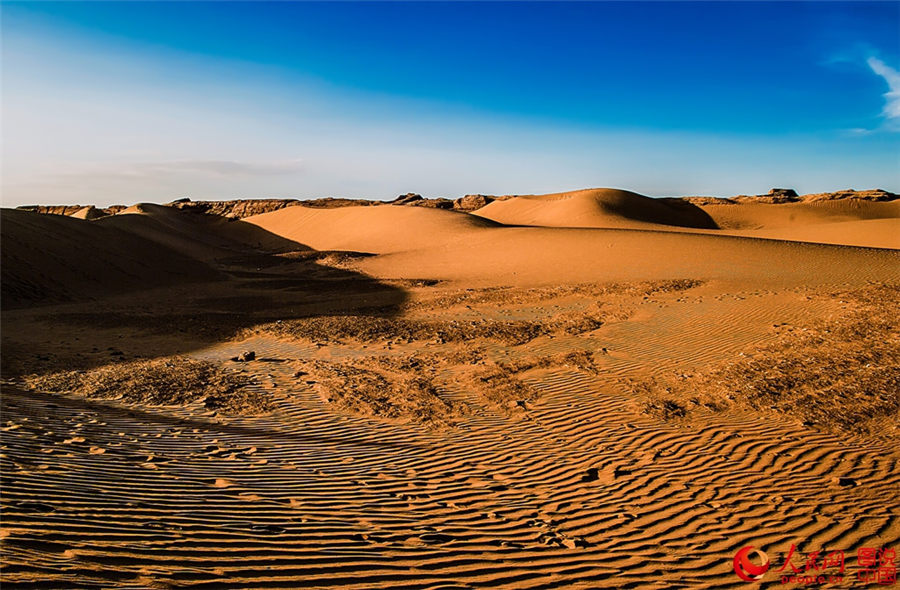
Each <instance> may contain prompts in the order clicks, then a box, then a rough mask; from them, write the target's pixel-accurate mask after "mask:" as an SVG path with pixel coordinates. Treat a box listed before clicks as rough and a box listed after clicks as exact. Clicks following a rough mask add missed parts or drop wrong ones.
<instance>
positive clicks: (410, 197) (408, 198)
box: [391, 193, 422, 205]
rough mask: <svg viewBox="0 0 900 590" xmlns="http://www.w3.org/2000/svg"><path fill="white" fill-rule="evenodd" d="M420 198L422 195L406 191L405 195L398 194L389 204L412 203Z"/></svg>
mask: <svg viewBox="0 0 900 590" xmlns="http://www.w3.org/2000/svg"><path fill="white" fill-rule="evenodd" d="M421 200H422V195H420V194H418V193H406V194H405V195H400V196H399V197H397V198H396V199H394V200H393V201H391V205H412V204H414V203H417V202H419V201H421Z"/></svg>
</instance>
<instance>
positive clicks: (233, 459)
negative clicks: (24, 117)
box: [0, 191, 900, 590]
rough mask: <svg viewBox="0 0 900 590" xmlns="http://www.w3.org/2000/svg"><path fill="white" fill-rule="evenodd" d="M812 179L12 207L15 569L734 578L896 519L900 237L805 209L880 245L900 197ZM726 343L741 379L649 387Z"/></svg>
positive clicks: (450, 579)
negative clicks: (840, 199) (848, 392)
mask: <svg viewBox="0 0 900 590" xmlns="http://www.w3.org/2000/svg"><path fill="white" fill-rule="evenodd" d="M517 201H518V205H516V202H517ZM510 204H511V205H510ZM802 204H803V205H807V206H808V207H807V208H791V204H786V205H759V206H760V207H766V209H759V210H758V211H761V212H757V209H756V207H757V204H751V205H748V204H730V205H724V204H722V205H710V206H706V205H703V206H702V208H696V207H695V208H679V207H680V205H672V203H671V202H667V201H663V202H658V201H652V204H647V202H646V201H645V200H644V197H640V196H639V195H634V194H633V193H625V192H623V191H619V192H604V191H580V192H578V193H561V194H559V195H553V196H544V197H529V198H522V199H521V200H519V199H510V200H507V201H495V202H494V203H492V204H490V205H488V206H486V207H484V208H483V210H484V211H485V212H486V213H489V214H490V215H489V217H491V219H488V218H486V217H479V216H475V215H470V214H466V213H461V212H455V211H448V210H440V209H430V208H422V207H404V206H375V207H373V206H362V207H356V206H349V207H342V208H340V209H313V208H307V207H303V206H291V207H286V208H281V209H279V210H276V211H272V212H269V213H265V214H262V215H257V216H253V217H249V218H247V219H246V221H237V220H236V221H227V220H225V219H222V218H219V217H209V216H203V215H200V214H198V213H196V212H192V211H189V210H188V211H180V210H177V209H174V208H168V207H161V206H155V205H139V206H135V207H132V208H129V209H127V210H125V211H123V212H122V214H119V215H115V216H111V217H104V218H101V219H96V220H92V221H87V220H81V219H71V218H65V217H60V216H51V215H39V214H36V213H30V212H23V211H7V210H4V211H3V218H2V230H3V231H2V239H3V243H2V255H3V260H2V273H3V274H2V283H3V304H4V308H5V309H4V313H3V315H2V322H3V326H2V328H3V329H2V331H0V336H2V340H3V350H2V353H3V354H2V360H3V363H4V364H3V371H4V374H3V382H2V386H3V395H2V396H0V402H2V404H3V407H2V410H0V412H2V416H3V424H2V426H0V436H2V446H3V453H2V454H0V479H2V481H0V485H2V489H3V496H2V507H3V521H2V524H0V539H2V544H0V550H2V557H3V568H2V570H0V578H2V583H3V586H4V588H5V587H7V586H8V587H11V588H15V587H48V588H76V587H103V588H119V587H121V588H176V587H177V588H197V589H199V588H220V587H239V588H269V589H272V588H296V587H299V586H305V587H318V588H335V589H351V588H385V589H387V588H398V587H402V588H423V589H424V588H434V589H436V588H479V587H499V588H509V589H516V590H524V589H531V588H534V589H544V590H546V589H549V588H626V587H631V588H645V587H650V586H656V585H670V586H676V587H706V588H723V587H737V586H739V585H741V584H743V585H746V584H744V583H743V582H741V581H740V580H739V579H738V578H737V577H736V576H735V574H734V570H733V569H732V564H733V562H732V560H733V558H734V555H735V552H736V551H737V550H738V549H740V548H741V547H744V546H746V545H753V546H755V547H760V548H762V549H763V550H764V551H766V552H767V553H768V555H769V556H770V557H771V558H773V559H775V560H777V561H778V562H780V561H781V559H782V558H783V557H784V556H785V553H786V552H787V551H788V549H789V548H790V546H791V544H792V543H795V544H797V545H798V546H799V547H801V550H802V551H803V552H809V551H813V550H817V549H823V548H824V549H827V550H844V551H847V552H849V553H850V554H851V555H852V552H853V551H854V550H855V549H856V548H859V547H882V546H886V547H894V546H896V544H897V543H898V541H900V522H898V520H897V519H896V517H895V515H896V513H897V512H898V511H900V494H898V491H897V490H898V489H900V473H898V470H897V465H898V462H900V455H898V451H897V449H898V447H897V442H898V441H900V430H898V429H897V427H896V424H897V420H896V419H895V417H900V398H898V396H897V392H896V391H889V390H887V389H886V390H885V391H865V390H864V389H865V387H868V386H870V385H866V384H872V383H874V384H879V383H881V384H883V383H893V382H894V381H892V380H895V379H896V377H895V375H896V367H897V361H896V358H897V355H896V354H895V353H896V345H895V343H894V342H893V341H892V340H890V339H889V338H886V337H883V336H882V335H884V334H891V333H895V332H896V330H897V327H896V320H895V318H896V314H895V313H893V308H894V307H896V299H897V297H898V293H900V292H898V291H897V289H896V287H892V286H891V285H898V284H900V251H896V250H887V249H875V248H859V247H847V246H846V245H827V244H814V243H803V242H800V241H785V239H782V238H786V239H788V240H798V239H803V237H806V238H808V239H809V240H810V241H813V240H817V241H824V240H839V241H840V240H844V241H850V242H852V241H860V242H869V243H870V245H879V244H882V243H883V242H885V241H887V240H889V238H890V237H891V233H892V229H893V228H894V227H895V225H894V224H895V223H896V214H895V212H892V211H893V209H891V207H893V206H894V204H893V203H891V202H888V203H870V204H871V205H875V204H877V205H885V207H878V208H871V207H869V206H868V205H862V204H857V203H841V204H840V205H833V204H830V203H823V204H822V205H821V208H819V207H820V205H818V204H815V207H816V208H810V207H813V204H812V203H802ZM495 205H502V206H501V207H494V206H495ZM887 205H890V206H891V207H886V206H887ZM719 207H721V208H722V209H723V210H724V209H729V210H731V209H734V210H738V209H740V208H743V207H748V209H746V210H745V213H735V212H727V213H719V212H718V209H717V208H719ZM707 209H708V210H709V211H711V212H710V213H709V217H706V216H705V215H697V211H700V213H703V211H705V210H707ZM479 211H481V210H479ZM779 211H781V212H788V213H789V215H790V214H792V213H790V212H792V211H793V212H795V217H794V219H793V220H791V219H788V220H778V219H777V218H776V214H777V212H779ZM507 214H508V215H509V217H504V216H505V215H507ZM742 215H743V217H742ZM515 216H518V219H519V220H518V221H516V222H513V221H510V220H511V219H512V218H513V217H515ZM717 216H718V217H717ZM709 218H712V219H713V220H714V221H715V222H716V223H719V224H721V225H725V226H728V225H731V227H729V228H728V229H725V230H717V229H711V228H710V227H708V226H704V224H706V223H707V222H708V221H709ZM504 219H506V222H508V223H517V224H522V225H530V224H532V223H534V224H539V225H552V224H556V225H560V226H565V225H577V224H580V223H584V224H589V223H593V224H594V225H593V226H587V227H581V228H572V227H527V226H526V227H523V226H516V227H511V226H507V225H503V224H502V223H500V222H499V221H503V220H504ZM754 220H755V221H754ZM823 220H824V221H823ZM751 222H753V223H751ZM601 223H602V224H607V225H606V227H602V226H599V227H598V226H597V224H601ZM614 224H619V225H617V226H616V225H614ZM739 228H743V229H739ZM723 232H733V233H742V234H745V235H724V234H723ZM48 236H49V237H50V238H51V239H48ZM750 236H756V237H750ZM763 236H765V237H766V238H779V239H760V238H761V237H763ZM354 252H364V253H368V254H367V255H356V254H354ZM873 284H874V285H875V286H874V287H873ZM888 295H890V296H888ZM64 301H65V303H63V302H64ZM47 303H55V304H56V305H50V306H48V305H46V304H47ZM873 309H874V310H877V311H878V314H873V315H872V317H873V319H872V321H874V322H877V328H878V330H879V331H878V332H873V333H872V334H875V335H874V336H872V334H870V332H871V331H870V330H868V328H867V326H866V323H865V320H866V318H867V317H868V316H867V315H866V313H867V310H873ZM823 322H824V323H823ZM797 335H799V336H797ZM866 338H869V339H870V340H868V341H867V340H866ZM873 338H875V339H878V342H877V344H878V345H877V346H870V344H871V342H872V339H873ZM798 342H802V343H803V346H804V348H802V349H799V348H798V349H797V351H796V352H795V353H794V354H793V355H787V354H782V352H781V351H782V349H790V350H793V348H792V346H793V345H794V344H796V343H798ZM249 351H252V352H253V353H254V354H253V355H252V357H251V356H250V355H245V354H243V353H245V352H249ZM848 351H849V352H853V353H854V354H855V355H856V356H854V357H852V358H851V357H849V356H848V355H847V353H848ZM813 356H814V357H815V358H814V361H815V362H807V361H809V360H810V358H812V357H813ZM787 357H790V359H789V360H791V362H792V363H793V364H789V365H787V366H784V367H782V366H781V364H779V363H782V361H783V360H784V359H785V358H787ZM807 357H810V358H807ZM857 358H859V359H864V360H865V362H864V363H863V362H856V361H855V360H853V359H857ZM12 361H15V362H12ZM775 365H777V366H778V368H779V371H780V372H778V373H777V379H774V380H773V379H772V378H770V377H771V374H770V373H771V371H768V369H769V368H770V367H772V366H775ZM807 365H809V366H811V367H812V370H813V372H814V374H803V367H804V366H807ZM733 367H738V368H739V369H740V371H737V372H736V370H735V369H733ZM822 367H825V368H827V369H828V370H827V371H823V370H822ZM710 369H712V370H711V372H710V373H709V375H712V377H708V380H709V379H713V378H714V377H715V376H716V375H720V374H726V375H738V376H739V377H740V378H741V379H743V376H747V378H746V379H744V380H739V381H737V382H732V381H729V382H728V383H726V385H727V387H725V389H724V390H723V391H714V392H712V393H717V394H718V397H716V396H712V395H711V392H705V393H706V394H710V395H709V397H711V399H714V400H715V399H723V400H728V401H729V402H730V403H728V404H722V405H721V406H718V405H715V404H710V405H703V403H702V402H703V400H702V399H701V398H700V397H699V394H698V393H696V392H689V393H688V394H687V395H685V394H683V393H682V394H679V396H678V397H677V399H667V398H665V396H663V395H659V396H658V398H656V397H651V396H648V395H645V394H644V393H642V390H641V389H640V387H638V385H635V384H640V383H644V382H646V381H653V380H654V379H657V378H659V379H662V378H663V377H665V378H671V379H674V380H675V382H677V383H681V384H683V385H682V387H687V388H688V389H690V388H691V387H693V384H694V383H701V384H703V385H704V386H705V385H708V381H702V380H701V381H689V380H687V379H688V374H690V373H692V372H698V371H699V372H702V371H707V370H710ZM729 371H731V372H730V373H729ZM839 372H840V374H838V373H839ZM863 373H864V376H865V377H866V379H861V378H860V379H856V378H855V376H858V375H863ZM661 382H662V381H661ZM819 382H834V383H854V384H856V385H855V387H856V388H857V390H858V391H855V392H854V395H856V396H857V398H856V399H860V400H864V401H865V402H866V405H865V406H864V407H862V408H857V409H856V414H859V413H867V412H870V411H871V413H872V414H873V415H872V416H871V417H872V421H871V424H872V425H874V427H877V429H876V430H873V429H872V428H869V429H868V430H866V429H858V430H857V429H854V428H855V427H856V426H858V424H855V423H854V422H853V420H852V419H851V418H852V416H851V413H849V412H841V411H840V408H839V407H836V405H837V404H839V403H840V400H841V396H840V392H838V393H837V395H836V396H835V395H832V396H831V397H828V398H827V399H819V398H818V397H817V394H818V393H819V392H815V391H813V392H808V391H806V390H805V389H804V387H805V386H806V385H808V384H809V383H819ZM748 383H752V384H759V383H762V384H763V385H762V386H760V387H762V389H761V390H760V391H755V392H752V393H754V395H750V394H748V393H747V392H745V391H744V390H743V389H742V387H745V385H746V384H748ZM713 384H714V385H715V383H713ZM179 385H189V387H187V388H184V389H182V388H180V387H179ZM779 387H780V388H781V389H782V390H784V391H786V392H789V393H790V396H788V397H790V399H788V400H787V402H790V403H782V405H781V406H777V405H776V404H774V403H770V402H768V401H767V400H768V398H767V397H765V395H767V394H768V392H770V390H771V389H772V388H774V389H775V390H776V393H778V392H779V391H780V390H779ZM879 387H880V386H879ZM672 391H677V389H673V390H672ZM832 393H834V392H832ZM805 395H808V396H809V397H808V399H807V398H804V397H803V396H805ZM693 398H696V399H693ZM703 399H706V398H703ZM760 399H762V403H761V405H760V402H759V400H760ZM782 401H783V402H784V401H785V400H782ZM666 402H668V405H666ZM654 404H655V405H654ZM754 404H756V405H754ZM687 407H690V408H691V412H687V411H683V412H681V413H679V412H678V410H684V409H685V408H687ZM821 408H825V409H827V412H825V414H827V416H826V417H829V416H830V417H831V418H832V419H833V420H832V421H831V422H829V421H827V420H826V421H823V420H821V419H819V418H820V417H821V416H820V415H821V414H822V412H821V411H819V410H820V409H821ZM835 424H837V426H839V427H840V428H837V429H835V428H832V427H833V426H835ZM866 424H867V425H869V422H866ZM870 426H871V425H870ZM881 426H883V427H881ZM235 556H237V557H235ZM853 568H855V563H852V564H849V565H848V573H849V574H850V575H854V573H855V569H853ZM766 576H767V577H766V579H765V582H764V583H768V582H772V580H775V581H776V583H777V577H778V576H777V574H776V572H769V573H768V574H767V575H766Z"/></svg>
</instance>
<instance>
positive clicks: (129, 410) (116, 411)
mask: <svg viewBox="0 0 900 590" xmlns="http://www.w3.org/2000/svg"><path fill="white" fill-rule="evenodd" d="M2 399H3V414H4V415H10V414H12V413H15V412H13V411H11V409H10V408H15V407H16V406H18V407H19V408H26V409H27V411H26V412H25V413H26V414H27V415H29V416H34V415H36V414H38V413H39V411H40V410H41V409H45V410H49V411H54V412H53V413H54V414H57V412H55V410H57V409H64V410H65V411H69V412H72V413H73V414H75V415H78V414H81V413H84V412H96V413H97V414H98V415H100V416H103V420H104V421H107V420H115V419H120V420H122V421H123V423H133V424H155V425H159V426H161V427H177V428H197V429H199V430H205V431H208V432H210V433H212V434H213V435H220V434H227V435H234V436H251V437H260V438H266V439H273V440H284V441H287V442H291V443H300V442H311V443H323V444H335V445H349V446H356V447H384V448H417V447H419V446H420V445H416V444H412V443H409V442H407V441H404V442H387V441H375V440H372V437H371V434H366V435H364V436H363V435H360V437H359V439H352V438H342V437H329V436H321V435H314V436H313V435H308V434H303V433H302V432H299V431H296V430H276V429H271V428H257V427H253V426H240V425H236V424H233V423H222V422H215V421H211V420H203V419H200V418H181V417H178V416H173V415H171V414H166V413H164V412H165V406H160V407H159V409H160V412H152V411H147V410H143V409H139V408H134V407H122V406H118V405H115V404H111V403H103V401H102V400H92V399H86V398H84V397H80V396H79V397H75V396H72V397H69V396H65V395H62V394H53V393H43V392H38V391H25V390H21V389H18V388H16V387H11V386H3V395H2ZM36 404H40V405H36ZM110 428H113V427H112V426H110ZM398 438H399V437H398ZM198 444H200V443H198ZM203 444H205V443H203Z"/></svg>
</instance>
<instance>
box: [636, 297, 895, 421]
mask: <svg viewBox="0 0 900 590" xmlns="http://www.w3.org/2000/svg"><path fill="white" fill-rule="evenodd" d="M832 297H836V298H839V299H840V300H841V301H843V302H844V306H843V308H842V311H841V312H840V313H838V314H836V315H835V316H833V317H831V318H829V319H827V320H823V321H820V322H818V323H816V324H813V325H809V326H785V325H782V326H779V327H778V329H779V333H778V335H777V338H776V340H775V342H774V343H772V344H769V345H766V346H762V347H758V348H756V349H754V350H752V351H750V352H748V353H744V354H743V355H742V356H741V357H740V358H739V360H737V361H734V362H730V363H726V364H722V365H719V366H716V367H713V368H711V369H708V370H705V371H701V372H697V373H691V374H684V375H674V376H671V377H665V378H655V379H648V380H645V381H641V382H636V383H632V387H633V389H634V391H636V392H637V393H639V394H641V395H642V396H644V397H645V399H646V400H647V401H646V402H645V405H644V408H645V410H646V411H648V412H649V413H653V414H656V415H659V416H662V417H663V418H666V419H673V418H685V417H690V416H691V414H693V413H694V412H695V411H696V410H698V409H706V410H712V411H720V410H723V409H727V408H729V407H732V406H740V407H745V408H750V409H753V410H757V411H774V412H778V413H780V414H783V415H788V416H791V417H792V418H795V419H797V420H799V421H801V422H803V423H804V424H806V425H808V426H816V427H820V428H823V429H826V430H831V431H835V432H853V433H861V434H866V435H870V436H875V437H879V438H885V437H887V438H894V437H897V435H898V430H897V424H900V322H898V314H897V310H898V309H900V285H873V286H870V287H868V288H865V289H861V290H856V291H849V292H840V293H835V294H833V295H832Z"/></svg>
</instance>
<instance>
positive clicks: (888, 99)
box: [866, 57, 900, 131]
mask: <svg viewBox="0 0 900 590" xmlns="http://www.w3.org/2000/svg"><path fill="white" fill-rule="evenodd" d="M866 63H868V64H869V67H870V68H872V71H873V72H875V73H876V74H877V75H879V76H881V77H882V78H884V81H885V82H887V85H888V91H887V92H886V93H885V94H884V100H885V104H884V110H883V111H882V115H884V117H885V119H887V122H888V124H889V125H890V126H891V128H893V129H896V130H898V131H900V72H898V71H897V70H895V69H894V68H892V67H890V66H889V65H887V64H886V63H884V62H883V61H881V60H880V59H878V58H877V57H870V58H869V59H868V60H867V62H866Z"/></svg>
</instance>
